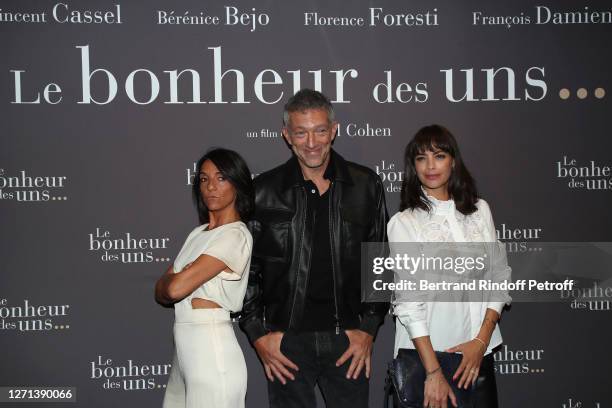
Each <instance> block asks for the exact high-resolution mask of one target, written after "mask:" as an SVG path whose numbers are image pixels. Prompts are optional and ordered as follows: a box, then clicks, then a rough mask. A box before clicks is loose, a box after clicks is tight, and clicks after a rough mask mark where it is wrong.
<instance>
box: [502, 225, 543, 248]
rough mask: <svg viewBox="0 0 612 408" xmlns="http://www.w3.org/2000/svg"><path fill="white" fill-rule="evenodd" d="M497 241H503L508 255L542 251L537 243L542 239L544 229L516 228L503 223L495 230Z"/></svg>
mask: <svg viewBox="0 0 612 408" xmlns="http://www.w3.org/2000/svg"><path fill="white" fill-rule="evenodd" d="M495 233H496V235H497V239H498V240H500V241H503V242H504V244H505V245H506V252H508V253H514V254H516V253H523V252H532V251H541V250H542V247H540V246H538V245H537V242H533V241H539V240H540V239H542V228H538V227H515V226H508V225H507V224H504V223H502V224H501V225H500V226H499V228H497V229H496V230H495Z"/></svg>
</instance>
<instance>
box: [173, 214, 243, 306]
mask: <svg viewBox="0 0 612 408" xmlns="http://www.w3.org/2000/svg"><path fill="white" fill-rule="evenodd" d="M207 227H208V224H204V225H200V226H198V227H196V228H195V229H194V230H193V231H191V233H190V234H189V236H187V239H186V240H185V243H184V244H183V247H182V248H181V251H180V252H179V254H178V256H177V257H176V260H175V261H174V273H178V272H180V271H182V270H183V268H184V267H185V266H186V265H187V264H189V263H191V262H193V261H195V260H196V259H197V258H198V257H199V256H200V255H203V254H206V255H210V256H212V257H215V258H217V259H219V260H220V261H221V262H223V263H224V264H225V265H227V267H228V268H229V270H225V271H222V272H220V273H219V274H218V275H216V276H215V277H214V278H212V279H211V280H209V281H208V282H205V283H204V284H202V286H200V287H198V288H197V289H196V290H194V291H193V293H191V294H190V295H189V296H187V297H186V298H184V299H183V300H181V301H180V302H178V303H177V304H175V306H174V308H175V312H176V313H180V312H181V311H182V310H183V309H188V310H189V309H191V299H193V298H202V299H208V300H212V301H213V302H215V303H217V304H218V305H219V306H221V307H222V308H223V309H225V310H229V311H230V312H238V311H240V310H241V309H242V302H243V300H244V294H245V292H246V288H247V283H248V280H249V279H248V278H249V277H248V271H249V265H250V263H251V250H252V248H253V238H252V237H251V233H250V232H249V230H248V229H247V227H246V225H245V224H244V223H243V222H242V221H236V222H231V223H228V224H224V225H221V226H218V227H216V228H214V229H212V230H210V231H208V230H207V229H206V228H207Z"/></svg>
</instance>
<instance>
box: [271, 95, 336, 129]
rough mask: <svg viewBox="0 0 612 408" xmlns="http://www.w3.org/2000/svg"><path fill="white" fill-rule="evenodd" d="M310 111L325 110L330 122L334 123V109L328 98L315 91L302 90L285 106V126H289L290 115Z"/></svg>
mask: <svg viewBox="0 0 612 408" xmlns="http://www.w3.org/2000/svg"><path fill="white" fill-rule="evenodd" d="M309 109H323V110H325V111H327V118H328V119H329V121H330V122H333V121H334V118H335V114H334V107H333V106H332V104H331V102H330V101H329V98H328V97H327V96H325V95H323V94H322V93H321V92H318V91H315V90H313V89H300V90H299V91H298V92H297V93H296V94H295V95H293V96H292V97H291V98H289V100H288V101H287V103H286V104H285V110H284V112H283V125H284V126H287V125H288V124H289V113H291V112H304V111H306V110H309Z"/></svg>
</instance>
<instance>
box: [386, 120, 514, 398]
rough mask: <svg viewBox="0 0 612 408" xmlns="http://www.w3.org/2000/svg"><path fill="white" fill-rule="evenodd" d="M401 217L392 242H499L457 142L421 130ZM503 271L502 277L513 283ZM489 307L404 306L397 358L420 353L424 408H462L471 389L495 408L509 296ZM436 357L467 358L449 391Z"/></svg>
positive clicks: (437, 131) (411, 153) (409, 156)
mask: <svg viewBox="0 0 612 408" xmlns="http://www.w3.org/2000/svg"><path fill="white" fill-rule="evenodd" d="M404 158H405V178H404V181H403V185H402V196H401V204H400V212H398V213H397V214H395V215H394V216H393V217H392V218H391V220H390V221H389V224H388V227H387V233H388V236H389V241H390V242H491V243H495V242H497V238H496V233H495V225H494V224H493V218H492V216H491V211H490V209H489V206H488V204H487V203H486V201H484V200H483V199H479V198H478V195H477V192H476V187H475V183H474V180H473V179H472V177H471V175H470V173H469V171H468V170H467V168H466V166H465V165H464V163H463V160H462V158H461V154H460V151H459V147H458V145H457V142H456V140H455V138H454V137H453V135H452V134H451V133H450V132H449V131H448V130H447V129H445V128H444V127H442V126H438V125H432V126H427V127H424V128H422V129H421V130H419V131H418V132H417V134H416V135H415V136H414V138H413V139H412V140H411V141H410V143H409V144H408V146H407V147H406V152H405V157H404ZM509 272H510V269H509V268H508V267H507V264H505V263H504V268H503V271H502V274H507V275H508V276H507V278H509ZM496 300H497V301H486V302H418V301H411V302H401V303H396V304H395V305H394V314H395V315H396V317H397V319H396V335H395V356H397V355H398V350H399V349H416V350H417V351H418V354H419V357H420V359H421V362H422V363H423V366H424V368H425V371H426V381H425V384H424V403H425V407H432V408H440V407H447V406H448V405H450V404H452V405H453V406H457V402H456V398H455V394H454V393H453V387H456V388H455V390H457V389H461V388H465V389H468V388H469V387H474V388H473V394H472V395H473V400H474V402H475V405H474V406H475V407H477V408H481V407H487V408H494V407H497V391H496V384H495V376H494V361H493V356H492V349H493V348H494V347H496V346H498V345H500V344H501V342H502V338H501V334H500V331H499V327H498V325H497V322H498V320H499V318H500V315H501V312H502V309H503V307H504V304H505V303H509V302H510V298H509V297H508V296H507V293H504V296H502V298H501V299H500V297H499V296H497V299H496ZM435 351H442V352H450V353H461V354H462V360H461V364H460V366H459V368H458V369H457V371H456V372H455V373H454V375H453V379H452V381H451V382H453V383H454V384H449V382H448V381H447V379H446V378H445V377H444V375H443V374H442V372H441V370H440V365H439V362H438V359H437V357H436V354H435Z"/></svg>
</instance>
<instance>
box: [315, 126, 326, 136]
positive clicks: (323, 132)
mask: <svg viewBox="0 0 612 408" xmlns="http://www.w3.org/2000/svg"><path fill="white" fill-rule="evenodd" d="M315 132H316V133H317V134H319V135H323V134H326V133H327V128H319V129H317V130H315Z"/></svg>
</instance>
